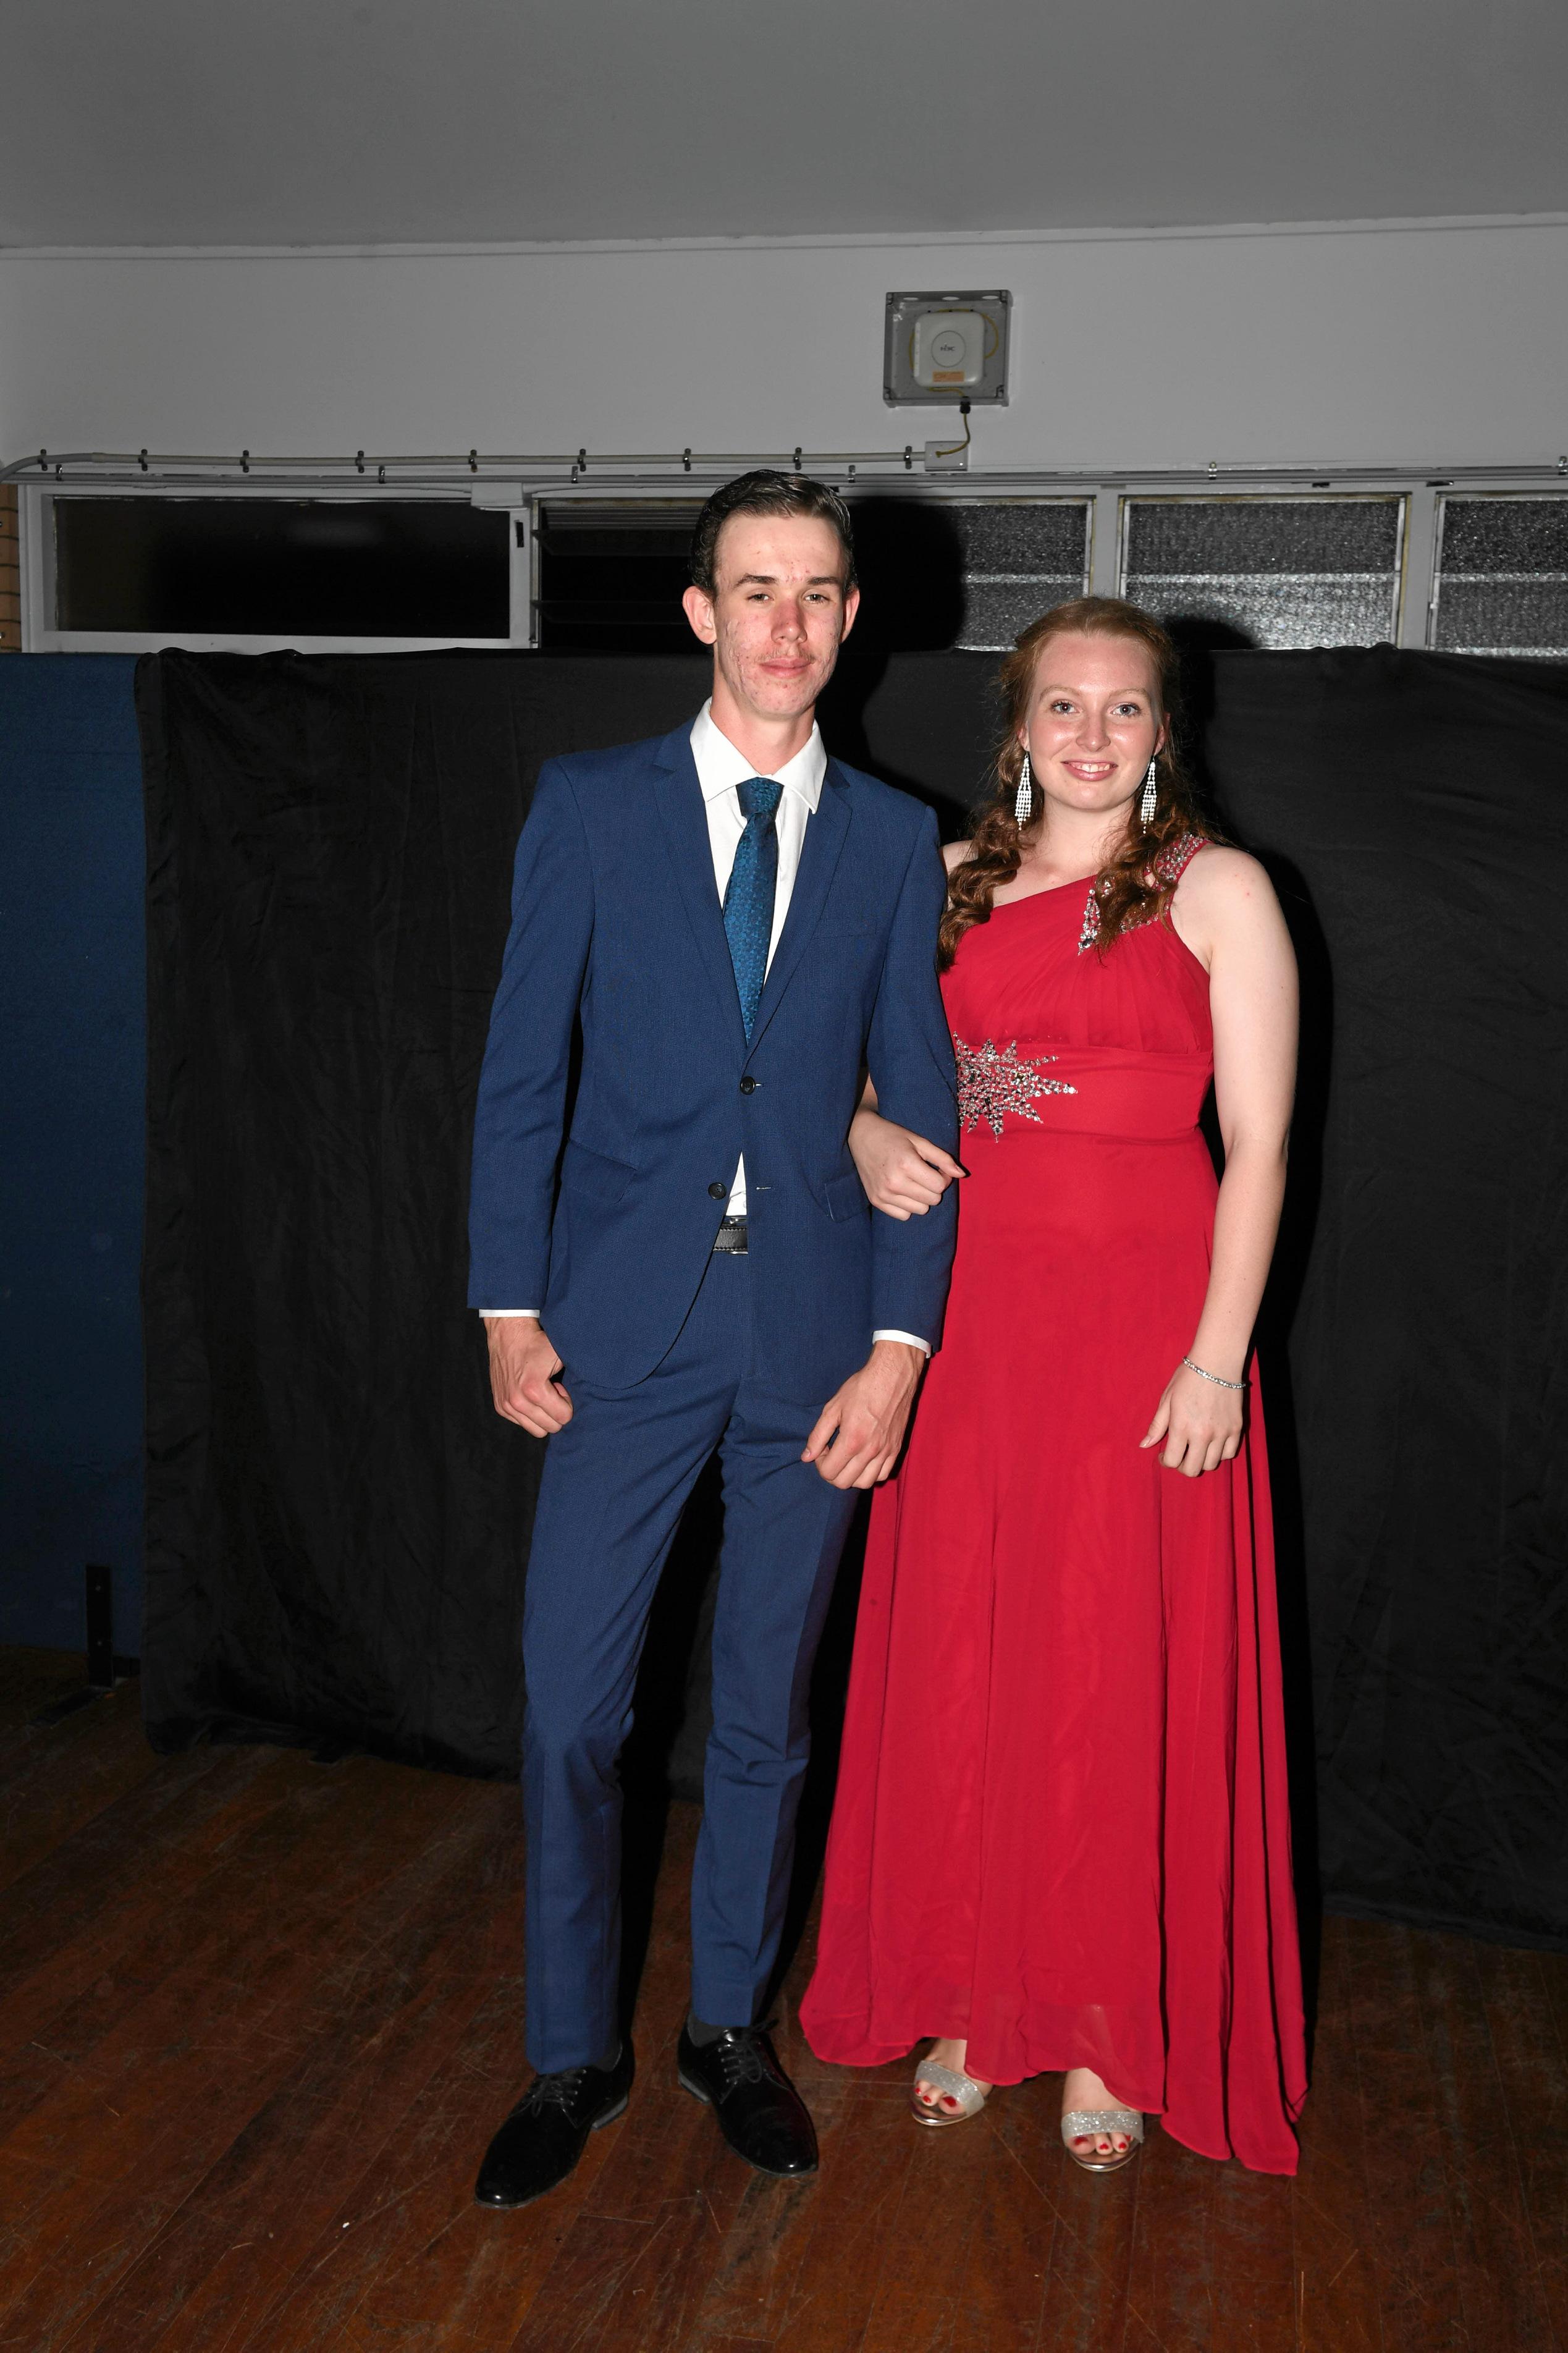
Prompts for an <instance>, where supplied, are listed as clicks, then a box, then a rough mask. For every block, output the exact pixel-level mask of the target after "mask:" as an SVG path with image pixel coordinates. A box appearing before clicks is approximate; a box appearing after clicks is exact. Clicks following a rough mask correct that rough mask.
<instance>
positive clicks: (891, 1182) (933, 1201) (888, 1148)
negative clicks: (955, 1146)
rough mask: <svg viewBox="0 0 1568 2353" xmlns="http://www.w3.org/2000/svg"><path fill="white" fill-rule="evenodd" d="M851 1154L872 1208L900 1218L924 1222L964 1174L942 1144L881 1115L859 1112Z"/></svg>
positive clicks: (851, 1129) (851, 1131)
mask: <svg viewBox="0 0 1568 2353" xmlns="http://www.w3.org/2000/svg"><path fill="white" fill-rule="evenodd" d="M849 1153H850V1157H851V1158H852V1159H853V1161H854V1163H855V1166H856V1167H857V1168H858V1170H859V1172H860V1182H861V1184H862V1185H864V1187H866V1198H867V1199H868V1201H869V1202H870V1204H871V1207H872V1208H874V1209H880V1210H881V1211H882V1212H883V1214H884V1216H886V1217H889V1218H898V1219H900V1220H902V1219H907V1218H923V1217H924V1216H925V1213H926V1211H927V1210H928V1209H934V1208H935V1207H936V1205H937V1203H938V1202H939V1201H940V1200H941V1198H942V1195H943V1194H944V1193H945V1192H946V1190H947V1188H948V1187H949V1186H950V1185H951V1184H952V1181H953V1179H954V1177H955V1176H963V1173H964V1172H963V1169H962V1168H961V1167H960V1166H959V1165H958V1163H957V1161H956V1160H954V1159H953V1158H952V1155H951V1154H949V1153H946V1152H944V1151H943V1150H942V1146H941V1145H937V1144H931V1143H929V1142H928V1141H927V1139H926V1138H925V1137H924V1136H923V1135H917V1134H915V1133H914V1130H913V1129H912V1128H908V1127H900V1126H899V1124H898V1123H897V1122H896V1121H895V1120H890V1119H884V1118H883V1117H882V1114H881V1113H880V1112H877V1111H866V1110H862V1111H858V1112H857V1113H856V1114H855V1116H854V1118H853V1119H852V1120H851V1121H850V1123H849Z"/></svg>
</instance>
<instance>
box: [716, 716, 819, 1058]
mask: <svg viewBox="0 0 1568 2353" xmlns="http://www.w3.org/2000/svg"><path fill="white" fill-rule="evenodd" d="M848 834H849V785H848V780H847V777H845V776H843V775H841V773H840V772H839V770H838V769H837V767H836V766H835V765H834V763H833V762H832V761H831V760H829V762H828V764H827V774H826V776H825V777H824V778H823V783H822V797H821V799H820V800H819V801H818V802H817V805H816V814H815V815H814V816H812V817H809V818H807V819H806V823H805V842H804V843H803V844H802V847H801V853H800V865H799V868H798V870H797V871H796V873H795V889H794V890H793V891H792V892H790V902H789V913H788V914H787V915H786V916H785V917H784V930H783V932H782V933H781V934H779V944H778V946H777V947H776V948H775V949H774V951H773V962H772V964H771V965H769V966H768V976H767V979H766V981H765V982H764V983H763V1001H762V1003H761V1004H760V1005H759V1006H758V1008H757V1018H756V1024H755V1027H754V1028H753V1029H752V1049H753V1050H755V1048H756V1045H757V1043H758V1040H759V1039H761V1037H762V1034H763V1030H764V1029H766V1028H767V1026H768V1023H769V1022H770V1021H771V1020H772V1019H773V1015H774V1013H775V1012H776V1010H777V1009H778V1004H779V999H780V998H781V997H783V995H784V991H785V989H786V988H787V987H789V985H790V982H791V980H792V979H793V978H794V976H795V966H796V965H798V964H799V962H800V960H801V957H802V955H804V953H805V944H806V942H807V941H808V940H809V939H810V937H811V935H812V934H813V932H815V931H816V925H817V919H818V918H819V916H820V915H821V913H822V910H823V908H824V906H825V905H826V900H827V892H828V887H829V885H830V884H831V882H832V881H833V877H834V874H835V872H836V871H837V866H838V860H839V857H840V855H841V853H842V851H843V849H844V844H845V842H846V840H847V839H848ZM719 936H720V939H721V941H723V944H724V947H725V953H726V957H727V956H728V952H729V943H728V942H727V941H724V929H723V925H722V923H721V925H720V927H719ZM736 1002H737V1005H738V1004H739V999H738V998H737V1000H736Z"/></svg>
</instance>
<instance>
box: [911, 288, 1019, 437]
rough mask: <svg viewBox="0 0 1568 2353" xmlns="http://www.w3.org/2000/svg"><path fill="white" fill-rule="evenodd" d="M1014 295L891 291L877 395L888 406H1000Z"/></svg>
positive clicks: (1003, 399)
mask: <svg viewBox="0 0 1568 2353" xmlns="http://www.w3.org/2000/svg"><path fill="white" fill-rule="evenodd" d="M1012 309H1013V297H1012V296H1011V294H1008V293H1005V292H999V291H992V292H990V293H987V294H889V297H888V305H887V317H886V327H885V331H884V342H883V351H882V397H883V399H884V400H885V401H886V402H887V404H888V406H889V408H919V407H947V408H951V407H953V406H956V405H957V403H958V402H959V401H961V400H968V401H972V402H975V403H977V404H978V403H986V404H988V405H992V406H996V407H999V408H1000V407H1005V406H1006V403H1007V322H1008V319H1009V317H1010V315H1011V312H1012Z"/></svg>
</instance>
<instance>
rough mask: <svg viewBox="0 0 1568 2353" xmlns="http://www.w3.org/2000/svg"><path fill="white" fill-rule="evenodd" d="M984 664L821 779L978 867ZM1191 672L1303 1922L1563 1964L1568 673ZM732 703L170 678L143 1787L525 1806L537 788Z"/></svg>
mask: <svg viewBox="0 0 1568 2353" xmlns="http://www.w3.org/2000/svg"><path fill="white" fill-rule="evenodd" d="M994 668H995V663H994V658H992V657H990V656H977V655H963V654H951V653H927V654H904V655H899V654H892V655H889V654H887V653H885V652H879V651H878V650H877V649H875V648H872V649H869V650H868V651H867V652H864V653H862V654H860V655H858V658H857V659H856V660H855V661H854V662H848V661H847V663H846V665H845V668H844V670H843V671H842V672H841V675H840V677H839V678H838V679H837V680H836V681H835V684H834V688H833V690H832V694H831V698H830V701H829V703H828V705H827V706H826V707H825V711H824V727H825V733H826V735H827V739H828V742H829V744H830V745H831V746H832V747H833V748H834V749H835V750H837V752H839V753H840V754H842V755H843V756H845V757H847V758H848V759H850V760H853V761H856V762H858V763H859V764H861V765H866V766H868V767H870V768H872V769H874V770H876V771H877V772H878V773H879V774H881V775H882V776H887V777H888V778H889V780H891V781H893V782H895V783H900V784H902V785H904V786H907V787H909V788H910V789H911V790H914V791H917V792H919V793H921V795H922V797H925V798H927V799H930V800H931V801H933V802H935V803H936V804H937V805H938V807H939V808H941V809H942V814H943V816H944V819H945V820H946V822H947V829H948V830H950V831H958V830H961V829H962V817H963V807H964V805H965V803H966V802H967V801H968V800H969V799H970V798H971V797H973V792H974V791H975V789H976V787H977V786H978V783H979V781H980V778H981V776H982V771H983V768H984V755H985V747H986V744H987V742H988V739H989V735H990V732H991V729H992V726H993V724H994V705H993V702H992V698H991V683H990V682H991V679H992V677H993V674H994ZM1194 690H1195V692H1194V729H1195V735H1196V740H1197V743H1198V745H1199V748H1200V749H1201V752H1202V754H1203V757H1204V760H1205V765H1206V767H1207V770H1208V773H1209V776H1210V779H1211V782H1212V786H1213V789H1214V792H1215V800H1216V806H1217V807H1218V809H1219V811H1220V814H1221V815H1222V817H1223V818H1224V819H1225V821H1226V823H1227V825H1228V826H1229V827H1230V828H1231V829H1232V830H1233V831H1234V833H1235V835H1236V837H1237V839H1241V840H1242V841H1244V842H1245V843H1246V844H1247V846H1248V847H1250V848H1253V849H1256V850H1257V851H1258V853H1259V854H1260V855H1261V856H1262V857H1263V858H1264V859H1265V860H1266V861H1267V862H1268V866H1269V868H1270V871H1272V872H1273V874H1274V876H1275V879H1276V881H1277V883H1278V885H1279V890H1280V892H1281V896H1282V899H1283V902H1284V904H1285V907H1286V911H1287V914H1288V916H1289V921H1290V923H1291V926H1292V929H1293V932H1294V934H1295V936H1296V941H1297V945H1298V949H1299V951H1300V956H1301V962H1302V972H1303V981H1304V1022H1303V1046H1304V1060H1303V1075H1302V1089H1301V1101H1300V1114H1299V1120H1298V1127H1297V1135H1296V1143H1295V1146H1294V1161H1293V1178H1292V1187H1291V1196H1290V1201H1289V1209H1288V1214H1287V1222H1286V1229H1285V1233H1284V1236H1283V1240H1282V1244H1281V1249H1280V1253H1279V1262H1278V1266H1277V1271H1276V1276H1275V1280H1274V1282H1273V1284H1272V1285H1271V1290H1270V1295H1269V1299H1268V1303H1267V1307H1266V1313H1265V1327H1264V1335H1263V1392H1264V1396H1265V1398H1266V1402H1267V1408H1268V1419H1269V1436H1270V1446H1271V1455H1272V1460H1273V1462H1274V1466H1275V1476H1276V1483H1277V1491H1278V1494H1277V1501H1278V1510H1279V1537H1280V1580H1281V1599H1282V1605H1283V1610H1284V1619H1285V1638H1286V1647H1287V1673H1288V1681H1289V1683H1290V1686H1291V1688H1292V1691H1293V1694H1294V1699H1293V1722H1292V1735H1293V1741H1294V1746H1295V1767H1296V1781H1297V1793H1296V1794H1297V1799H1298V1835H1299V1844H1300V1848H1301V1858H1300V1859H1301V1862H1302V1865H1303V1871H1304V1877H1305V1879H1306V1882H1307V1893H1308V1894H1309V1896H1310V1881H1311V1848H1312V1846H1313V1844H1314V1842H1315V1843H1316V1846H1317V1850H1318V1852H1319V1855H1320V1856H1321V1892H1322V1895H1323V1900H1324V1901H1325V1902H1326V1903H1327V1904H1328V1905H1331V1907H1333V1908H1337V1909H1342V1910H1352V1911H1359V1912H1363V1913H1367V1914H1371V1915H1381V1916H1388V1917H1397V1918H1404V1919H1409V1920H1416V1921H1423V1922H1428V1923H1441V1924H1447V1925H1453V1926H1462V1927H1467V1928H1469V1929H1471V1930H1473V1931H1475V1932H1477V1933H1479V1934H1483V1935H1490V1936H1504V1937H1506V1938H1508V1939H1509V1940H1510V1941H1514V1942H1541V1943H1546V1944H1559V1943H1568V1864H1565V1861H1564V1841H1563V1834H1562V1827H1561V1826H1562V1822H1563V1816H1564V1800H1565V1799H1568V1755H1565V1752H1564V1733H1563V1725H1564V1712H1563V1683H1564V1676H1563V1651H1564V1640H1563V1619H1564V1592H1565V1588H1568V1575H1565V1556H1568V1511H1565V1508H1564V1502H1565V1499H1564V1492H1563V1490H1564V1474H1563V1460H1564V1451H1565V1450H1564V1445H1563V1440H1562V1438H1561V1436H1560V1434H1559V1433H1560V1432H1561V1430H1562V1429H1563V1422H1564V1418H1565V1409H1568V1397H1565V1395H1564V1382H1563V1352H1562V1347H1561V1335H1562V1331H1563V1293H1564V1287H1565V1273H1568V1232H1565V1230H1564V1226H1565V1218H1568V1212H1565V1210H1564V1206H1563V1205H1564V1196H1565V1187H1568V1136H1565V1134H1564V1120H1565V1106H1568V1086H1565V1079H1568V1071H1565V1069H1564V1062H1565V1060H1568V1045H1565V1042H1564V1041H1565V1031H1564V1012H1565V1010H1568V1007H1565V1004H1564V999H1565V997H1568V977H1565V962H1564V948H1565V946H1568V938H1565V925H1564V921H1563V914H1562V913H1561V907H1562V901H1563V880H1562V877H1563V873H1564V871H1568V677H1565V676H1564V675H1563V673H1562V672H1561V671H1558V670H1554V669H1551V668H1546V667H1542V666H1538V665H1533V664H1524V663H1516V664H1510V663H1500V662H1484V661H1477V660H1466V659H1459V658H1453V657H1444V656H1436V655H1425V654H1404V653H1395V652H1394V651H1393V650H1392V649H1387V648H1378V649H1373V650H1372V651H1370V652H1362V651H1344V652H1329V653H1319V654H1264V653H1258V652H1220V653H1217V654H1215V655H1212V656H1206V657H1202V658H1199V659H1197V661H1196V667H1195V669H1194ZM137 691H138V705H139V710H140V715H141V723H142V744H143V755H144V764H145V775H146V794H147V828H148V872H149V886H148V888H149V983H150V1040H149V1045H150V1069H149V1174H148V1206H147V1237H146V1260H145V1306H146V1335H147V1338H146V1345H147V1397H148V1432H149V1438H148V1445H149V1461H148V1540H147V1618H146V1627H145V1635H144V1641H143V1645H142V1658H143V1683H144V1690H145V1695H146V1710H147V1721H148V1728H149V1732H150V1734H151V1736H152V1738H153V1742H154V1743H155V1745H156V1746H160V1747H163V1748H170V1747H175V1746H181V1745H183V1744H184V1743H186V1742H188V1741H190V1740H192V1739H194V1738H196V1737H198V1736H202V1735H204V1734H206V1735H210V1736H216V1737H227V1738H242V1739H258V1738H259V1739H278V1740H298V1739H306V1740H311V1741H315V1742H318V1743H321V1744H324V1745H325V1746H326V1747H327V1748H329V1749H330V1748H331V1746H334V1745H335V1746H342V1745H361V1746H365V1747H367V1748H372V1749H374V1750H377V1751H380V1752H382V1753H384V1754H387V1755H391V1756H395V1757H402V1758H405V1759H407V1760H409V1761H412V1762H415V1763H419V1764H426V1765H440V1766H448V1767H457V1768H458V1769H461V1770H465V1771H472V1772H481V1773H498V1774H499V1773H510V1772H511V1771H512V1770H513V1769H514V1767H515V1760H516V1756H517V1751H518V1742H519V1730H520V1725H519V1717H520V1701H521V1693H520V1688H519V1675H518V1670H517V1663H516V1662H517V1646H518V1645H517V1636H518V1622H519V1615H520V1608H521V1587H522V1579H523V1573H524V1568H525V1564H526V1555H527V1547H528V1528H529V1520H530V1514H531V1506H532V1501H533V1496H534V1493H535V1490H536V1485H537V1479H538V1463H539V1452H540V1450H539V1449H538V1447H537V1446H536V1444H535V1443H534V1442H533V1441H532V1440H528V1439H526V1438H524V1437H523V1436H522V1434H521V1432H520V1431H517V1430H513V1429H510V1427H508V1426H506V1425H504V1424H502V1423H501V1422H500V1420H499V1419H497V1418H496V1417H495V1415H494V1414H493V1413H492V1411H491V1410H490V1407H489V1390H488V1384H487V1381H486V1377H485V1360H484V1347H483V1339H482V1334H481V1332H480V1330H479V1325H478V1323H477V1320H476V1319H475V1318H474V1317H472V1316H471V1315H469V1314H468V1313H467V1312H466V1310H465V1308H464V1305H463V1300H464V1290H465V1278H466V1252H465V1241H464V1210H465V1198H466V1185H467V1163H468V1131H469V1122H470V1118H471V1113H472V1103H473V1095H474V1091H475V1087H476V1083H477V1080H478V1074H479V1059H480V1055H481V1052H482V1050H483V1045H484V1037H485V1028H486V1021H487V1018H488V1014H489V999H490V994H491V990H492V988H493V987H494V983H495V979H496V975H497V972H498V969H499V965H500V952H501V947H502V943H503V940H504V936H505V930H506V922H507V902H508V892H509V884H510V863H511V852H512V848H513V844H514V842H515V839H516V836H517V832H518V828H519V826H520V824H521V819H522V817H523V814H524V812H525V810H526V807H527V805H528V798H529V794H530V792H531V787H532V783H533V778H534V776H535V775H536V773H537V770H538V767H539V765H540V764H541V762H542V760H543V759H544V758H545V757H546V756H548V755H549V754H551V753H553V752H557V751H569V750H574V749H584V748H588V747H591V746H595V745H601V744H612V743H616V742H621V741H625V740H626V739H628V738H631V737H636V736H639V735H647V734H650V733H654V732H656V731H658V730H659V729H662V728H666V727H668V726H672V725H674V724H675V723H677V722H678V721H679V720H680V719H681V718H683V717H684V716H686V715H687V714H689V712H693V711H694V710H695V709H696V707H697V705H698V704H699V702H700V701H701V699H702V696H703V693H704V692H705V691H706V685H705V668H704V665H703V664H702V663H701V662H700V661H697V660H693V661H683V660H679V659H658V658H646V659H637V658H625V659H622V658H610V657H591V656H577V657H574V656H571V655H557V656H538V655H515V656H514V655H504V654H502V655H487V654H471V655H470V654H449V655H421V656H385V657H382V656H370V657H363V656H355V657H329V658H312V659H305V658H300V657H299V656H294V655H277V656H267V657H264V658H260V659H253V658H246V657H236V656H226V655H217V656H197V655H188V654H180V653H171V654H164V655H161V656H157V657H154V658H152V659H148V660H146V661H145V662H143V663H142V666H141V669H140V671H139V674H138V689H137ZM1108 1280H1114V1270H1113V1269H1110V1270H1108ZM1309 1671H1310V1672H1309ZM1314 1750H1315V1754H1316V1774H1315V1777H1314V1773H1313V1769H1312V1759H1313V1753H1314Z"/></svg>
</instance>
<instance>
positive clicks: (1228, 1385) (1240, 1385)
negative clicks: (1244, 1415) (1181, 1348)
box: [1182, 1356, 1252, 1389]
mask: <svg viewBox="0 0 1568 2353" xmlns="http://www.w3.org/2000/svg"><path fill="white" fill-rule="evenodd" d="M1182 1362H1183V1364H1184V1365H1185V1366H1186V1368H1187V1370H1188V1372H1189V1373H1196V1375H1197V1377H1198V1378H1199V1380H1200V1381H1212V1382H1213V1383H1214V1385H1215V1388H1216V1389H1249V1388H1251V1387H1252V1383H1251V1382H1250V1381H1222V1380H1221V1378H1220V1377H1219V1375H1218V1374H1217V1373H1205V1370H1204V1368H1203V1366H1201V1365H1194V1362H1193V1360H1192V1358H1191V1357H1190V1356H1184V1357H1183V1358H1182Z"/></svg>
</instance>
